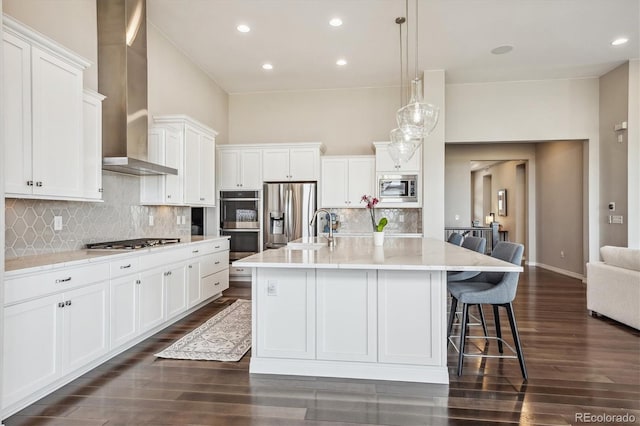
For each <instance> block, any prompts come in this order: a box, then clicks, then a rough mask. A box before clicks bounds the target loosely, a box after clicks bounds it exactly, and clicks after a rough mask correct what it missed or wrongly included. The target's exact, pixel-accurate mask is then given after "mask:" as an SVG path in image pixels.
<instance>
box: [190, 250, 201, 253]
mask: <svg viewBox="0 0 640 426" xmlns="http://www.w3.org/2000/svg"><path fill="white" fill-rule="evenodd" d="M191 253H200V250H194V251H192V252H191Z"/></svg>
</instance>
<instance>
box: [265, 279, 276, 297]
mask: <svg viewBox="0 0 640 426" xmlns="http://www.w3.org/2000/svg"><path fill="white" fill-rule="evenodd" d="M277 295H278V282H277V281H269V282H267V296H277Z"/></svg>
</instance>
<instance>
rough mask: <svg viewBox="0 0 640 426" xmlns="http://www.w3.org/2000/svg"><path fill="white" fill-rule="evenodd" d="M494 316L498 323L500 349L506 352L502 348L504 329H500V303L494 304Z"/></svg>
mask: <svg viewBox="0 0 640 426" xmlns="http://www.w3.org/2000/svg"><path fill="white" fill-rule="evenodd" d="M493 318H494V322H495V323H496V336H497V337H498V351H500V353H504V350H503V349H502V330H501V329H500V312H499V311H498V305H493Z"/></svg>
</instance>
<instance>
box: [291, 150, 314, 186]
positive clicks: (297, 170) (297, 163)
mask: <svg viewBox="0 0 640 426" xmlns="http://www.w3.org/2000/svg"><path fill="white" fill-rule="evenodd" d="M318 154H319V153H318V150H317V149H315V148H292V149H291V151H290V154H289V155H290V157H289V171H290V173H289V178H290V179H293V180H318V168H319V162H320V159H319V155H318Z"/></svg>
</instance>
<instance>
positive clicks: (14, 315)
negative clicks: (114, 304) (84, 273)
mask: <svg viewBox="0 0 640 426" xmlns="http://www.w3.org/2000/svg"><path fill="white" fill-rule="evenodd" d="M33 279H34V280H36V282H37V277H34V278H33ZM107 289H108V287H107V282H106V281H104V282H100V283H97V284H93V285H90V286H87V287H82V288H78V289H75V290H70V291H67V292H64V293H58V294H54V295H50V296H45V297H41V298H37V299H34V300H28V301H25V302H23V303H17V304H14V305H11V306H8V307H6V308H5V310H4V339H5V342H11V344H10V345H5V350H4V363H3V401H2V406H3V407H6V406H8V405H10V404H12V403H15V402H16V401H19V400H20V399H22V398H24V397H26V396H28V395H30V394H31V393H33V392H34V391H37V390H38V389H40V388H41V387H43V386H46V385H47V384H49V383H51V382H53V381H54V380H56V379H58V378H60V377H62V375H64V374H66V373H67V372H70V371H73V370H76V369H78V368H80V367H82V366H84V365H86V364H88V363H89V362H91V361H92V360H94V359H95V358H97V357H99V356H101V355H103V354H105V353H106V352H107V351H108V349H109V339H108V327H109V321H108V318H109V315H108V311H107V306H108V305H107V304H108V300H107Z"/></svg>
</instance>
